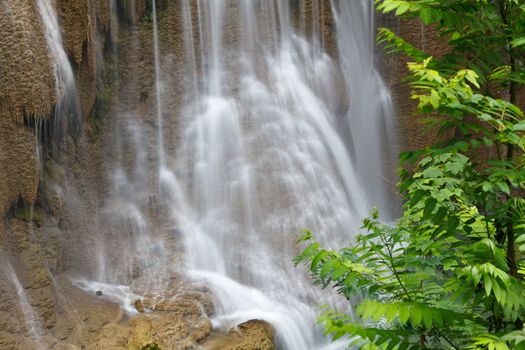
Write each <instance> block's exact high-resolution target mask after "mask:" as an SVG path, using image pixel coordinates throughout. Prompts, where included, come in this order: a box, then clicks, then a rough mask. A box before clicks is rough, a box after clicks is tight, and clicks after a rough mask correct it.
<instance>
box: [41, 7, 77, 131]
mask: <svg viewBox="0 0 525 350" xmlns="http://www.w3.org/2000/svg"><path fill="white" fill-rule="evenodd" d="M37 5H38V10H39V12H40V17H41V18H42V23H43V25H44V29H45V36H46V41H47V46H48V50H49V54H50V57H51V65H52V67H53V71H54V75H55V90H56V92H55V94H56V98H57V103H56V107H55V113H54V115H55V120H54V134H55V135H57V137H60V135H61V134H62V132H63V131H64V128H65V127H66V126H67V125H69V126H70V128H71V129H70V130H74V128H78V127H79V124H80V121H79V120H80V117H81V113H80V107H79V100H78V93H77V88H76V83H75V76H74V74H73V69H72V67H71V63H70V62H69V59H68V56H67V54H66V51H65V50H64V45H63V42H62V34H61V28H60V25H59V23H58V16H57V13H56V9H55V8H54V5H53V2H52V1H51V0H38V1H37ZM71 117H73V118H75V119H73V120H71Z"/></svg>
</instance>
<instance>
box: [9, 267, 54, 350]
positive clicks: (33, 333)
mask: <svg viewBox="0 0 525 350" xmlns="http://www.w3.org/2000/svg"><path fill="white" fill-rule="evenodd" d="M2 265H3V266H2V267H3V270H4V273H5V276H6V277H7V279H8V280H9V281H10V282H11V283H12V284H13V286H14V287H15V291H16V295H17V297H18V306H19V308H20V312H21V313H22V315H23V317H24V321H25V325H26V328H27V332H28V335H29V336H30V338H31V340H32V341H33V343H34V344H33V345H34V349H35V350H44V349H47V346H46V345H45V342H44V340H43V337H44V330H43V328H42V324H41V322H40V320H39V318H38V316H37V314H36V313H35V311H34V310H33V307H32V306H31V304H30V303H29V299H28V298H27V294H26V292H25V290H24V287H22V284H21V283H20V280H19V279H18V276H17V275H16V273H15V270H14V269H13V267H12V266H11V264H9V263H8V262H5V261H2Z"/></svg>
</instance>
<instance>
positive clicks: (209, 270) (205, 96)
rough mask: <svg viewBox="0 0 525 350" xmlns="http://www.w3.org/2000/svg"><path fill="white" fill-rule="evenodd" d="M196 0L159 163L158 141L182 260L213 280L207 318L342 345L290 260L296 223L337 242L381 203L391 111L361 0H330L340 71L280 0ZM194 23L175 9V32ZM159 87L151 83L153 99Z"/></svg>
mask: <svg viewBox="0 0 525 350" xmlns="http://www.w3.org/2000/svg"><path fill="white" fill-rule="evenodd" d="M197 3H198V9H199V17H198V20H199V25H198V27H199V29H200V31H201V34H200V36H198V38H199V42H198V43H194V42H193V41H191V40H187V41H186V47H185V50H186V51H187V52H189V53H188V55H187V57H188V59H189V60H193V59H195V61H189V62H184V63H183V64H185V66H186V67H193V68H194V71H193V72H191V74H189V76H190V77H197V79H198V81H196V82H193V84H191V87H193V89H190V88H188V91H190V92H189V93H188V100H189V102H188V103H187V104H186V105H185V107H184V109H183V112H182V117H183V120H182V122H181V125H182V128H181V130H180V132H181V135H180V139H181V144H180V146H179V147H178V152H177V153H176V154H175V155H170V156H171V159H172V161H171V162H169V161H166V162H165V161H164V159H165V158H168V157H167V155H166V157H164V154H163V152H164V148H163V146H162V145H163V143H162V139H160V136H159V140H158V141H159V145H160V146H159V154H160V155H161V156H160V157H159V158H160V161H159V177H160V187H161V190H160V192H161V194H163V196H164V198H163V199H164V201H163V203H164V204H165V205H167V206H168V207H169V208H171V212H172V217H173V220H174V221H175V222H177V224H178V225H177V226H178V229H179V230H180V231H181V232H182V233H183V239H184V242H185V247H186V249H185V250H186V265H187V266H186V268H187V270H189V271H190V275H192V276H194V277H195V278H199V279H203V280H205V281H206V282H207V283H208V284H209V285H210V286H211V287H212V290H213V292H214V295H215V297H216V299H217V303H218V305H219V310H218V314H217V315H216V317H215V319H214V321H215V325H216V326H217V327H223V328H227V327H230V326H233V325H235V324H237V323H239V322H242V321H246V320H248V319H254V318H260V319H265V320H267V321H269V322H271V323H272V324H273V325H274V326H275V328H276V331H277V343H278V348H280V349H288V350H303V349H325V348H327V347H333V348H344V347H345V344H343V343H339V344H332V345H329V343H327V340H326V339H323V338H322V337H321V335H320V333H319V332H317V331H316V330H315V327H314V324H315V318H316V315H317V313H318V309H317V306H318V303H320V302H327V303H332V304H333V303H336V300H337V299H334V297H333V296H332V295H331V294H330V293H327V292H324V293H323V292H320V291H319V290H318V289H316V288H313V287H312V286H311V281H310V280H309V279H308V278H307V277H305V275H304V274H303V273H302V272H301V270H300V269H298V268H294V267H293V264H292V262H291V260H292V257H293V255H294V254H296V253H297V249H296V247H295V240H296V239H297V237H298V236H299V234H300V228H301V227H308V228H310V229H312V230H313V232H314V233H315V235H316V237H318V238H319V239H320V240H321V242H323V243H324V244H326V245H328V246H330V247H337V246H341V245H342V244H345V243H348V242H349V241H350V240H351V239H352V237H353V235H354V234H355V233H356V232H357V230H358V228H359V226H360V222H361V219H362V218H363V217H365V216H366V215H367V213H368V212H369V210H371V209H372V207H373V206H380V207H381V208H382V209H383V211H387V210H388V209H389V203H388V197H389V195H388V192H387V188H388V184H386V180H385V178H387V177H388V174H387V173H386V172H387V171H386V170H385V169H386V168H387V166H386V165H388V160H387V157H388V154H389V152H388V148H389V147H391V146H392V144H389V143H388V140H389V139H390V135H388V133H387V131H390V130H392V120H391V117H392V113H391V105H390V99H389V94H388V91H387V90H386V89H385V88H384V86H383V84H382V82H381V79H380V78H379V75H378V73H377V72H376V70H375V68H374V66H373V31H372V30H371V29H372V25H373V23H372V22H373V18H372V13H373V11H372V4H371V1H368V0H359V1H357V0H355V1H335V0H334V1H333V2H332V8H333V11H334V17H335V23H336V29H335V30H336V33H338V42H337V44H338V51H339V55H340V57H339V61H340V70H339V68H338V67H337V64H336V62H335V61H334V58H332V57H330V56H329V55H328V54H327V53H326V52H325V51H324V49H323V46H322V43H321V42H320V38H321V35H313V36H312V37H309V38H305V37H304V36H303V35H302V34H301V33H300V32H297V31H296V29H295V28H294V26H293V23H292V17H291V12H292V10H293V9H292V8H291V2H286V1H279V2H273V1H264V0H260V1H239V2H233V5H232V2H229V1H226V0H216V1H213V2H210V1H197ZM313 4H314V8H317V6H318V5H319V3H318V2H316V1H313ZM189 6H190V5H189V2H188V3H187V5H186V6H185V7H184V8H189ZM317 16H319V15H318V14H317ZM190 17H191V16H190ZM315 17H316V16H314V19H315ZM232 21H233V22H234V24H232V23H231V22H232ZM153 23H154V24H156V23H157V19H156V18H155V13H154V18H153ZM231 26H233V27H235V28H236V29H235V30H236V31H235V33H234V35H235V37H236V39H234V40H233V42H230V41H228V40H227V38H229V36H228V35H227V34H231V33H230V31H231V30H232V29H231ZM193 28H194V27H193V26H192V25H191V23H189V22H186V27H185V33H186V35H185V37H186V38H195V37H196V36H195V35H194V33H193V32H192V30H193ZM315 28H316V27H315V26H314V30H315ZM314 33H315V31H314ZM154 34H155V37H154V42H155V43H156V44H155V45H154V47H155V62H156V64H157V65H158V64H159V61H160V60H159V55H160V54H159V51H158V44H157V43H158V38H157V37H156V35H157V31H156V30H155V31H154ZM196 47H199V48H200V51H198V50H196ZM317 48H320V49H317ZM196 58H198V59H196ZM199 63H200V64H201V66H200V67H199ZM160 69H161V68H160V67H159V66H157V67H156V68H155V72H156V76H157V79H159V78H160V77H162V76H163V74H159V71H160ZM341 72H342V73H343V80H344V87H343V88H341V86H340V85H338V81H339V80H340V79H341V77H340V75H341ZM163 73H164V72H163ZM166 73H167V72H166ZM159 85H162V82H159V81H158V80H157V82H156V86H159ZM193 91H196V92H193ZM192 93H194V94H195V96H192V95H191V94H192ZM345 95H346V96H345ZM159 96H160V89H159V88H157V103H158V104H160V105H162V103H163V102H162V99H161V98H159ZM346 97H348V100H346V101H349V104H350V105H349V108H348V110H347V111H344V103H345V102H344V101H345V98H346ZM161 109H162V108H161V107H160V106H157V110H158V111H159V110H161ZM342 109H343V112H341V110H342ZM338 113H339V114H338ZM345 124H346V127H345V126H343V127H342V126H341V125H345ZM157 127H159V128H160V130H159V135H162V134H161V133H162V132H163V130H162V123H161V122H159V124H158V125H157ZM342 130H343V131H344V130H347V131H348V132H347V133H344V132H341V131H342ZM348 136H350V140H348V139H347V137H348ZM390 140H391V139H390ZM173 156H174V157H173ZM166 203H167V204H166ZM387 214H390V213H389V212H387Z"/></svg>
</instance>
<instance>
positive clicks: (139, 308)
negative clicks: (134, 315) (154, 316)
mask: <svg viewBox="0 0 525 350" xmlns="http://www.w3.org/2000/svg"><path fill="white" fill-rule="evenodd" d="M133 305H134V306H135V309H136V310H137V311H138V312H140V313H141V314H143V313H144V305H142V300H140V299H137V300H135V302H134V303H133Z"/></svg>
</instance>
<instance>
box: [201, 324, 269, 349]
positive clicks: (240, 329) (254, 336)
mask: <svg viewBox="0 0 525 350" xmlns="http://www.w3.org/2000/svg"><path fill="white" fill-rule="evenodd" d="M274 337H275V332H274V329H273V327H272V325H271V324H269V323H268V322H265V321H262V320H250V321H247V322H243V323H241V324H239V325H237V327H235V328H233V329H231V330H229V331H228V332H227V333H226V334H220V333H215V334H213V335H212V336H211V337H210V338H209V339H207V340H206V341H205V342H203V343H202V346H203V347H204V348H206V349H209V350H274V349H275V347H274Z"/></svg>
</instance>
